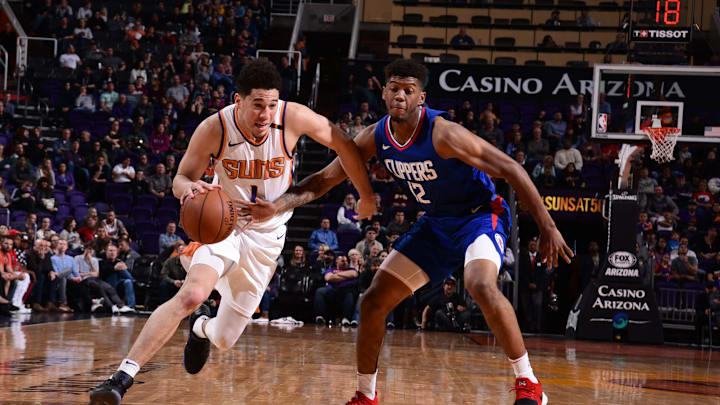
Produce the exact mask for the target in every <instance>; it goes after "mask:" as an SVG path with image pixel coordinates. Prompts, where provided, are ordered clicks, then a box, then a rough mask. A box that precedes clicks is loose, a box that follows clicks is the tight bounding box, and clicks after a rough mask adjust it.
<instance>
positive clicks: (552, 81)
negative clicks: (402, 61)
mask: <svg viewBox="0 0 720 405" xmlns="http://www.w3.org/2000/svg"><path fill="white" fill-rule="evenodd" d="M502 68H503V69H498V68H497V67H493V66H485V65H483V67H482V68H476V67H470V68H465V69H463V70H460V69H444V68H440V67H435V66H432V67H430V72H431V75H430V77H431V78H432V79H433V80H431V82H430V84H431V86H434V88H430V89H429V91H430V92H431V93H432V94H433V95H434V96H435V97H438V96H442V94H438V93H442V92H445V93H446V96H451V95H452V96H457V94H456V93H467V92H472V93H480V94H492V95H498V96H506V97H513V96H536V97H550V96H558V95H560V96H563V95H565V96H575V95H577V94H592V89H593V82H592V70H591V69H580V70H575V71H571V72H567V71H565V70H558V69H556V68H552V67H545V68H542V69H537V68H531V67H526V66H523V67H521V68H518V67H515V68H513V67H511V66H503V67H502ZM435 78H436V79H435ZM624 85H625V82H624V81H622V80H608V81H603V82H601V84H600V90H601V91H602V92H603V93H605V94H606V95H607V96H608V97H625V95H626V93H625V89H624ZM656 86H659V87H660V90H661V93H662V94H663V97H665V98H669V99H684V98H685V91H684V90H683V88H682V86H681V85H680V83H679V82H677V81H667V82H660V83H655V82H653V81H635V82H633V89H632V93H633V95H634V96H635V97H640V96H645V97H649V96H650V95H652V94H654V93H655V92H656V91H655V90H656V89H655V87H656Z"/></svg>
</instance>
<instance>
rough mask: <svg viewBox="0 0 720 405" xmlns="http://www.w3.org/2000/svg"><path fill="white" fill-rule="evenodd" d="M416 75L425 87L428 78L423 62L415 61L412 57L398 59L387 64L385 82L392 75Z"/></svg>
mask: <svg viewBox="0 0 720 405" xmlns="http://www.w3.org/2000/svg"><path fill="white" fill-rule="evenodd" d="M393 76H397V77H414V78H416V79H417V80H418V82H419V83H420V86H421V87H422V88H425V79H426V78H427V69H425V66H424V65H423V64H422V63H418V62H415V61H414V60H412V59H396V60H394V61H392V62H390V64H388V65H387V66H385V82H386V83H387V81H388V80H390V78H391V77H393Z"/></svg>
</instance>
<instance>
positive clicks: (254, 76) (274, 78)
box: [235, 60, 282, 97]
mask: <svg viewBox="0 0 720 405" xmlns="http://www.w3.org/2000/svg"><path fill="white" fill-rule="evenodd" d="M281 86H282V79H281V78H280V73H278V71H277V68H276V67H275V65H274V64H272V62H269V61H267V60H254V61H252V62H250V63H248V64H247V65H245V67H244V68H242V70H240V73H238V75H237V77H236V78H235V87H236V89H237V92H238V93H240V95H241V96H243V97H245V96H247V95H249V94H250V93H251V92H252V91H253V89H265V90H271V89H277V90H280V87H281Z"/></svg>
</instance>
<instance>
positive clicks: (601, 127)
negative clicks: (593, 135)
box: [597, 113, 607, 134]
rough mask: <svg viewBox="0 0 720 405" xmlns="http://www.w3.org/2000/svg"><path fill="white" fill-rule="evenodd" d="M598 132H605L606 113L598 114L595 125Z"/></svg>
mask: <svg viewBox="0 0 720 405" xmlns="http://www.w3.org/2000/svg"><path fill="white" fill-rule="evenodd" d="M597 131H598V133H601V134H604V133H606V132H607V114H605V113H600V114H598V126H597Z"/></svg>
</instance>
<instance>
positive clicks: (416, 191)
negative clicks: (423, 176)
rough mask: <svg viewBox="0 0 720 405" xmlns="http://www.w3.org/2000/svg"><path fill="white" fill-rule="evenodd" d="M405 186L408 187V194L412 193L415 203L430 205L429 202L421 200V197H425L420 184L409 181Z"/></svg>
mask: <svg viewBox="0 0 720 405" xmlns="http://www.w3.org/2000/svg"><path fill="white" fill-rule="evenodd" d="M407 184H408V186H409V187H410V192H411V193H413V195H414V196H415V199H416V200H417V202H419V203H420V204H430V201H429V200H426V199H424V198H423V196H424V195H425V189H424V188H423V186H422V184H419V183H413V182H411V181H408V182H407Z"/></svg>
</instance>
